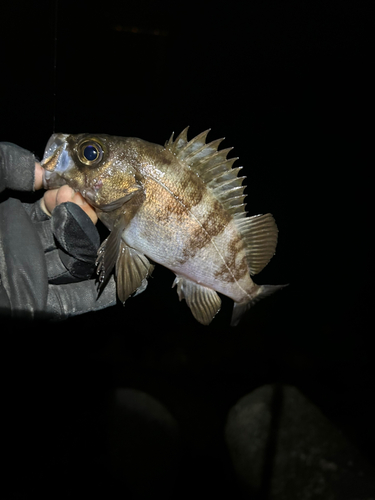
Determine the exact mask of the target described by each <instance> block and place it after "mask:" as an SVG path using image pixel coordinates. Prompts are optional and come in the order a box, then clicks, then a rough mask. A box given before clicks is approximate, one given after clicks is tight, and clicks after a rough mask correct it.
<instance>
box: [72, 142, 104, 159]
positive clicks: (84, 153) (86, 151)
mask: <svg viewBox="0 0 375 500" xmlns="http://www.w3.org/2000/svg"><path fill="white" fill-rule="evenodd" d="M78 156H79V159H80V160H81V161H82V163H85V164H86V165H93V164H96V163H99V161H100V160H101V159H102V157H103V149H102V147H101V146H100V144H98V143H97V142H95V141H85V142H83V143H82V144H81V146H80V147H79V150H78Z"/></svg>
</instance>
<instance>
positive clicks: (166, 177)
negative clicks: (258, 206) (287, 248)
mask: <svg viewBox="0 0 375 500" xmlns="http://www.w3.org/2000/svg"><path fill="white" fill-rule="evenodd" d="M188 129H189V127H186V128H185V129H184V130H183V131H182V132H181V133H180V134H179V135H178V136H177V137H176V138H174V133H172V135H171V137H170V138H169V140H167V141H166V142H165V144H164V146H162V145H159V144H154V143H151V142H148V141H145V140H143V139H140V138H136V137H117V136H111V135H106V134H89V133H82V134H61V133H57V134H53V135H52V136H51V138H50V139H49V141H48V143H47V146H46V148H45V153H44V157H43V160H42V166H43V168H44V176H43V183H44V187H45V189H52V188H55V187H59V186H62V185H64V184H68V185H69V186H70V187H71V188H73V189H74V190H75V191H77V192H79V193H81V195H82V196H83V197H84V198H85V199H86V200H87V202H88V203H89V204H90V205H91V206H93V207H94V209H95V211H96V213H97V215H98V218H99V219H100V220H101V221H102V222H103V223H104V225H105V226H106V227H107V228H108V229H109V230H110V233H109V236H108V238H106V239H105V240H104V242H103V243H102V244H101V246H100V248H99V250H98V257H97V261H96V264H97V274H98V289H99V290H98V291H99V293H100V292H101V290H102V289H103V288H104V287H105V285H106V283H107V282H108V280H109V278H110V276H111V274H113V272H114V273H115V280H116V289H117V295H118V298H119V300H120V301H121V302H122V303H124V304H125V301H126V300H127V299H128V298H129V297H130V296H135V295H138V294H140V293H141V292H143V291H144V290H145V289H146V287H147V283H148V278H149V277H150V275H151V273H152V271H153V269H154V266H155V264H160V265H162V266H165V267H166V268H168V269H170V270H171V271H172V272H173V273H174V274H175V279H174V282H173V285H172V286H173V287H176V288H177V294H178V297H179V300H180V301H181V300H183V299H185V300H186V303H187V305H188V306H189V308H190V310H191V312H192V314H193V316H194V317H195V319H196V320H197V321H198V322H200V323H201V324H203V325H208V324H210V323H211V321H212V319H213V318H214V317H215V316H216V314H217V313H218V312H219V310H220V308H221V298H220V296H219V294H222V295H225V296H228V297H230V298H231V299H232V300H233V301H234V305H233V313H232V319H231V325H232V326H236V325H237V324H238V323H239V321H240V319H241V317H242V315H243V314H244V313H245V312H246V311H247V310H248V309H249V308H250V307H251V306H253V305H254V304H255V303H256V302H258V300H260V299H261V298H263V297H266V296H268V295H270V294H271V293H273V292H275V291H276V290H279V289H281V288H283V286H285V285H257V284H256V283H254V281H253V280H252V276H253V275H255V274H258V273H259V272H260V271H261V270H262V269H263V268H264V267H265V266H266V265H267V264H268V262H269V261H270V260H271V258H272V256H273V255H274V253H275V250H276V245H277V239H278V228H277V225H276V222H275V220H274V218H273V216H272V214H270V213H267V214H264V215H254V216H249V215H248V212H247V211H246V210H245V203H244V199H245V197H246V194H244V189H245V186H244V185H243V181H244V179H245V178H246V177H244V176H242V177H241V176H239V175H238V174H239V172H240V170H241V169H242V167H233V163H234V162H235V161H236V160H237V159H238V158H228V157H227V155H228V153H229V152H230V151H231V150H232V149H233V148H225V149H219V145H220V144H221V142H222V141H223V139H216V140H214V141H211V142H207V141H206V139H207V135H208V133H209V131H210V129H209V130H206V131H204V132H202V133H201V134H199V135H197V136H196V137H194V138H193V139H191V140H188V136H187V134H188Z"/></svg>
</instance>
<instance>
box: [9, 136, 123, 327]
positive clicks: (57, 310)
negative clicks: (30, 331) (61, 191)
mask: <svg viewBox="0 0 375 500" xmlns="http://www.w3.org/2000/svg"><path fill="white" fill-rule="evenodd" d="M34 172H35V157H34V155H33V154H32V153H30V152H28V151H26V150H24V149H22V148H19V147H18V146H15V145H14V144H10V143H0V188H1V189H4V188H6V187H8V188H12V189H18V190H23V191H32V190H33V187H34ZM99 244H100V240H99V235H98V232H97V230H96V227H95V225H94V224H93V223H92V221H91V219H90V218H89V217H88V215H87V214H86V213H85V212H84V211H83V210H82V209H81V208H80V207H79V206H78V205H76V204H74V203H62V204H61V205H58V206H57V207H56V208H55V209H54V211H53V212H52V216H51V217H50V216H48V215H47V214H45V212H44V211H43V210H42V209H41V207H40V201H38V202H36V203H34V204H22V203H21V202H20V201H19V200H16V199H14V198H8V199H7V200H6V201H5V202H3V203H2V204H1V205H0V311H1V312H8V313H9V312H10V313H11V314H12V316H24V317H29V318H32V317H35V316H44V317H52V318H56V319H63V318H67V317H69V316H73V315H76V314H82V313H84V312H88V311H95V310H99V309H103V308H105V307H108V306H110V305H114V304H115V303H116V286H115V282H114V279H113V278H112V279H111V280H110V281H109V283H108V285H107V286H106V288H105V289H104V290H103V292H102V293H101V295H100V297H99V298H98V294H97V287H96V282H95V279H89V278H90V277H91V276H92V275H93V273H94V270H95V259H96V252H97V249H98V247H99Z"/></svg>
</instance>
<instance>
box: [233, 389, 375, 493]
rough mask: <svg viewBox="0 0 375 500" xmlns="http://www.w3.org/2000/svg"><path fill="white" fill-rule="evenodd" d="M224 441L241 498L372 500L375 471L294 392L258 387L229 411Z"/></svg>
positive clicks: (313, 406) (326, 420)
mask: <svg viewBox="0 0 375 500" xmlns="http://www.w3.org/2000/svg"><path fill="white" fill-rule="evenodd" d="M225 438H226V443H227V447H228V450H229V453H230V456H231V460H232V463H233V467H234V469H235V472H236V475H237V477H238V480H239V482H240V483H241V485H242V488H243V490H244V492H247V494H248V496H249V497H251V498H266V499H269V500H294V499H296V500H297V499H298V500H312V499H321V500H322V499H323V500H336V499H337V500H375V470H374V468H373V467H371V466H370V465H369V464H368V463H367V462H366V461H365V460H364V458H363V457H362V456H361V455H360V453H359V452H358V451H357V450H356V449H355V448H354V446H352V445H351V444H350V443H349V442H348V441H347V439H346V438H345V437H344V436H343V435H342V433H341V432H340V431H339V430H337V429H336V428H335V427H334V426H333V425H332V424H331V422H330V421H329V420H328V419H327V418H326V417H325V416H324V415H323V414H322V413H321V411H320V410H319V409H318V408H317V407H316V406H315V405H313V404H312V403H311V402H310V401H309V400H308V399H306V398H305V397H304V396H303V395H302V394H301V393H300V392H299V391H298V390H297V389H296V388H295V387H291V386H271V385H266V386H263V387H260V388H258V389H256V390H255V391H253V392H252V393H250V394H248V395H247V396H245V397H243V398H242V399H240V400H239V401H238V403H237V404H236V405H235V406H234V407H233V408H232V409H231V411H230V412H229V415H228V419H227V424H226V428H225Z"/></svg>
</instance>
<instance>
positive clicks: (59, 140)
mask: <svg viewBox="0 0 375 500" xmlns="http://www.w3.org/2000/svg"><path fill="white" fill-rule="evenodd" d="M69 135H70V134H61V133H57V134H52V135H51V137H50V138H49V139H48V142H47V145H46V147H45V149H44V155H43V160H42V166H43V163H46V162H47V161H48V159H49V158H51V156H52V155H53V153H54V152H55V151H56V149H57V148H59V147H60V146H62V145H64V144H65V143H66V140H67V138H68V137H69Z"/></svg>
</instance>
